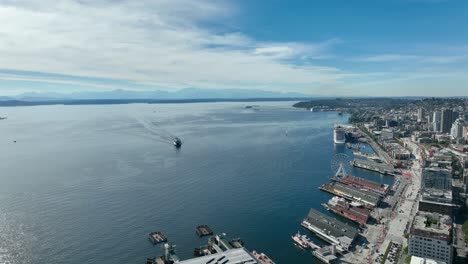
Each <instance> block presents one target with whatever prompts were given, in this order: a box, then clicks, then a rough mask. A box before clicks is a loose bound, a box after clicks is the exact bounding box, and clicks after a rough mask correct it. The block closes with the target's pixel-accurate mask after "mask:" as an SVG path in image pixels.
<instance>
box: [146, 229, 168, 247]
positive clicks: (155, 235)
mask: <svg viewBox="0 0 468 264" xmlns="http://www.w3.org/2000/svg"><path fill="white" fill-rule="evenodd" d="M148 239H149V240H150V241H151V243H153V244H154V245H156V244H159V243H162V242H167V237H166V236H165V235H164V234H163V233H161V232H159V231H156V232H151V233H150V234H149V237H148Z"/></svg>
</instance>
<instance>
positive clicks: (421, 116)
mask: <svg viewBox="0 0 468 264" xmlns="http://www.w3.org/2000/svg"><path fill="white" fill-rule="evenodd" d="M424 115H425V113H424V108H422V107H420V108H419V109H418V122H422V121H423V120H424Z"/></svg>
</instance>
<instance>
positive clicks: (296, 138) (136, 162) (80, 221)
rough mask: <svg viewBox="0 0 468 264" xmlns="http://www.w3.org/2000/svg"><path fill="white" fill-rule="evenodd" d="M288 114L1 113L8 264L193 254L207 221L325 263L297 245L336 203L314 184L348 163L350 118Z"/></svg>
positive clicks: (68, 109) (282, 255)
mask: <svg viewBox="0 0 468 264" xmlns="http://www.w3.org/2000/svg"><path fill="white" fill-rule="evenodd" d="M291 104H292V103H260V104H259V105H261V107H260V108H259V109H260V110H252V109H245V108H244V106H245V103H213V104H174V105H146V104H134V105H105V106H39V107H18V108H0V116H7V117H8V118H9V119H7V120H3V121H0V131H1V132H0V133H1V134H0V135H1V137H0V263H15V264H16V263H21V264H28V263H35V264H36V263H80V264H81V263H143V262H144V260H145V259H146V257H149V256H153V255H156V254H159V253H160V248H159V247H153V246H152V245H151V244H150V243H149V242H148V241H147V234H148V233H149V232H151V231H156V230H161V231H163V232H165V233H166V234H167V236H168V237H169V239H170V241H173V242H174V243H176V244H177V246H178V255H179V256H180V257H181V258H187V257H190V256H191V254H192V250H193V248H194V247H196V246H199V245H201V244H204V243H205V242H206V240H205V239H199V238H198V237H196V235H195V232H194V228H195V226H197V225H199V224H208V225H210V226H211V227H212V228H213V229H214V230H215V232H226V233H227V234H228V236H229V237H232V238H234V237H242V238H243V239H244V241H245V242H246V246H247V248H249V249H250V250H257V251H262V252H265V253H266V254H268V255H269V256H270V257H271V258H273V259H274V260H275V261H276V262H277V263H314V262H316V263H318V261H316V260H315V259H314V258H313V256H312V255H311V254H310V252H306V251H301V250H298V249H297V248H296V247H295V246H293V244H292V243H291V239H290V236H291V235H292V234H294V233H295V232H297V230H301V227H300V222H301V220H302V219H303V218H304V217H305V216H306V215H307V213H308V210H309V209H310V208H311V207H314V208H320V209H321V207H320V203H322V202H325V201H326V200H327V199H329V198H330V195H329V194H327V193H324V192H321V191H319V190H318V187H319V186H320V185H321V184H323V183H325V182H326V181H327V180H328V178H329V177H330V175H331V173H332V171H331V168H330V160H331V158H332V156H333V154H335V153H341V152H345V153H350V151H349V150H348V149H346V148H345V147H343V146H342V147H335V146H334V144H333V136H332V134H333V131H332V127H333V124H334V123H335V122H346V119H347V117H346V116H343V117H342V116H338V115H337V114H336V113H311V112H307V111H295V110H291V109H289V105H291ZM169 133H173V134H175V135H177V136H180V137H181V138H182V140H183V141H184V145H183V146H182V148H181V149H180V150H179V151H177V150H175V149H174V148H173V147H172V146H171V145H170V144H168V142H167V140H166V138H167V137H168V134H169ZM14 140H16V141H17V143H13V141H14ZM353 173H354V174H357V175H359V176H362V177H366V178H370V179H373V180H376V181H381V182H384V183H390V182H391V180H392V179H391V178H382V177H380V176H378V175H376V174H373V173H369V172H365V171H360V170H356V171H354V172H353ZM301 231H303V230H301Z"/></svg>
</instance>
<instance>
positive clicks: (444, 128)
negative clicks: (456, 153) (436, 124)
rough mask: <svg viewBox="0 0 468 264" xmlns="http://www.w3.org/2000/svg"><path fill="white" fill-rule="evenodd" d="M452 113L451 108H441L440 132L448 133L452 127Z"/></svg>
mask: <svg viewBox="0 0 468 264" xmlns="http://www.w3.org/2000/svg"><path fill="white" fill-rule="evenodd" d="M452 114H453V111H452V110H451V109H442V113H441V120H440V132H443V133H449V132H450V128H452Z"/></svg>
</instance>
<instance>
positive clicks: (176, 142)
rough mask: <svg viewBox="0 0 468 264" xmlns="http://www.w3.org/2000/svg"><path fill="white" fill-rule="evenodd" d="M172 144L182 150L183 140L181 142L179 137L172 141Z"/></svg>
mask: <svg viewBox="0 0 468 264" xmlns="http://www.w3.org/2000/svg"><path fill="white" fill-rule="evenodd" d="M172 143H173V144H174V146H175V147H176V148H180V147H181V146H182V140H180V138H178V137H174V138H173V139H172Z"/></svg>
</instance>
